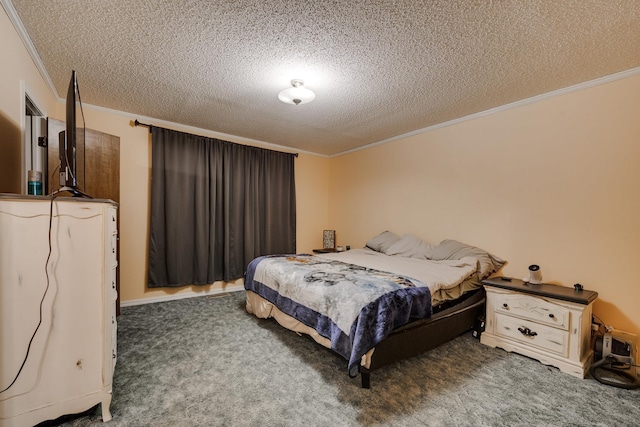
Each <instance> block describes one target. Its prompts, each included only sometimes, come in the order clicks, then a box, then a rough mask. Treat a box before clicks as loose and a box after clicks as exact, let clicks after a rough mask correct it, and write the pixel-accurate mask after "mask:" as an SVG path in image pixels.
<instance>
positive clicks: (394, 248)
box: [385, 234, 433, 259]
mask: <svg viewBox="0 0 640 427" xmlns="http://www.w3.org/2000/svg"><path fill="white" fill-rule="evenodd" d="M432 250H433V245H432V244H431V243H429V242H425V241H424V240H422V239H420V238H419V237H416V236H414V235H413V234H403V235H402V237H401V238H400V240H398V241H397V242H395V243H394V244H393V245H391V246H390V247H389V249H387V251H386V252H385V254H387V255H399V256H404V257H408V258H419V259H429V258H430V256H431V251H432Z"/></svg>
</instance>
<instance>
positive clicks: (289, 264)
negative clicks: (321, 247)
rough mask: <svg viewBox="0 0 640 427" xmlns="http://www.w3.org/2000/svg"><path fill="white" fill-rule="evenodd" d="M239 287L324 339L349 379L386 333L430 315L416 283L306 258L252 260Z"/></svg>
mask: <svg viewBox="0 0 640 427" xmlns="http://www.w3.org/2000/svg"><path fill="white" fill-rule="evenodd" d="M244 287H245V289H246V290H248V291H251V292H254V293H256V294H258V295H260V296H261V297H262V298H264V299H266V300H267V301H269V302H271V303H272V304H274V305H275V306H276V307H277V308H278V309H279V310H280V311H282V312H283V313H285V314H288V315H289V316H291V317H293V318H295V319H297V320H298V321H300V322H302V323H303V324H305V325H307V326H309V327H311V328H313V329H315V330H316V331H317V332H318V333H319V334H320V335H321V336H323V337H325V338H327V339H329V340H330V341H331V348H332V349H333V350H334V351H336V352H337V353H338V354H340V355H341V356H343V357H344V358H345V359H347V360H348V361H349V364H348V371H349V376H351V377H355V376H356V375H357V374H358V369H359V365H360V360H361V358H362V356H363V355H364V354H366V353H367V352H368V351H369V350H371V349H372V348H374V347H375V346H376V344H378V343H379V342H380V341H382V340H383V339H384V338H386V337H387V336H388V335H389V333H391V331H393V330H394V329H396V328H397V327H399V326H401V325H404V324H405V323H407V322H409V320H412V319H421V318H429V317H431V313H432V307H431V292H430V291H429V288H428V287H427V286H425V285H424V284H423V283H422V282H420V281H418V280H415V279H412V278H408V277H403V276H399V275H396V274H393V273H387V272H383V271H378V270H374V269H370V268H365V267H361V266H357V265H353V264H347V263H343V262H340V261H334V260H329V259H326V258H322V257H315V256H311V255H289V256H266V257H259V258H256V259H254V260H253V261H251V263H250V264H249V266H248V267H247V274H246V277H245V284H244Z"/></svg>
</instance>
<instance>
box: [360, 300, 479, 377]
mask: <svg viewBox="0 0 640 427" xmlns="http://www.w3.org/2000/svg"><path fill="white" fill-rule="evenodd" d="M484 305H485V293H484V289H482V288H480V289H478V290H477V291H474V292H473V293H471V294H470V295H468V296H467V297H466V298H463V301H458V302H457V303H456V304H455V305H452V306H443V307H439V308H434V314H433V315H432V316H431V318H429V319H423V320H418V321H415V322H411V323H408V324H406V325H404V326H401V327H400V328H398V329H396V330H395V331H393V332H392V333H391V334H390V335H389V336H388V337H386V338H385V339H384V340H382V342H380V343H378V344H377V345H376V347H375V351H374V352H373V356H372V358H371V364H370V366H369V368H364V367H360V376H361V379H362V388H371V377H370V375H371V372H372V371H375V370H377V369H380V368H382V367H384V366H387V365H390V364H392V363H395V362H397V361H399V360H403V359H408V358H410V357H414V356H417V355H419V354H421V353H424V352H425V351H428V350H431V349H433V348H435V347H438V346H439V345H441V344H444V343H445V342H447V341H450V340H452V339H453V338H455V337H457V336H459V335H461V334H462V333H464V332H466V331H468V330H470V329H471V328H472V327H473V325H474V323H475V321H476V319H477V318H478V317H479V316H480V315H484V310H485V307H484Z"/></svg>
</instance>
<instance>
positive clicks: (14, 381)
mask: <svg viewBox="0 0 640 427" xmlns="http://www.w3.org/2000/svg"><path fill="white" fill-rule="evenodd" d="M54 172H55V171H54ZM56 197H57V196H56V195H54V194H51V203H50V206H49V253H48V255H47V261H46V262H45V264H44V272H45V275H46V277H47V286H46V288H45V290H44V293H43V294H42V298H41V299H40V319H39V321H38V325H37V326H36V329H35V330H34V331H33V334H32V335H31V339H30V340H29V345H28V346H27V352H26V353H25V355H24V359H23V360H22V364H21V365H20V369H18V372H17V373H16V376H15V377H14V378H13V381H11V384H9V385H8V386H7V387H6V388H5V389H4V390H0V393H4V392H5V391H7V390H9V389H10V388H11V387H13V385H14V384H15V383H16V381H17V380H18V378H19V377H20V374H21V373H22V369H24V365H25V364H26V363H27V359H28V358H29V352H30V351H31V344H33V340H34V339H35V337H36V334H37V333H38V330H39V329H40V326H41V325H42V306H43V304H44V299H45V298H46V296H47V293H48V292H49V286H50V284H51V283H50V279H49V270H48V267H49V261H50V259H51V253H52V247H53V246H52V244H51V229H52V225H53V200H54V199H55V198H56Z"/></svg>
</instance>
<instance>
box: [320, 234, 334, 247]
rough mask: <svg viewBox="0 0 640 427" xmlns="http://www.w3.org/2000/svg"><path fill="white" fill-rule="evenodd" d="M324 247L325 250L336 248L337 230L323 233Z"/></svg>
mask: <svg viewBox="0 0 640 427" xmlns="http://www.w3.org/2000/svg"><path fill="white" fill-rule="evenodd" d="M322 247H323V248H324V249H328V248H332V249H333V248H335V247H336V230H324V231H323V232H322Z"/></svg>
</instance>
